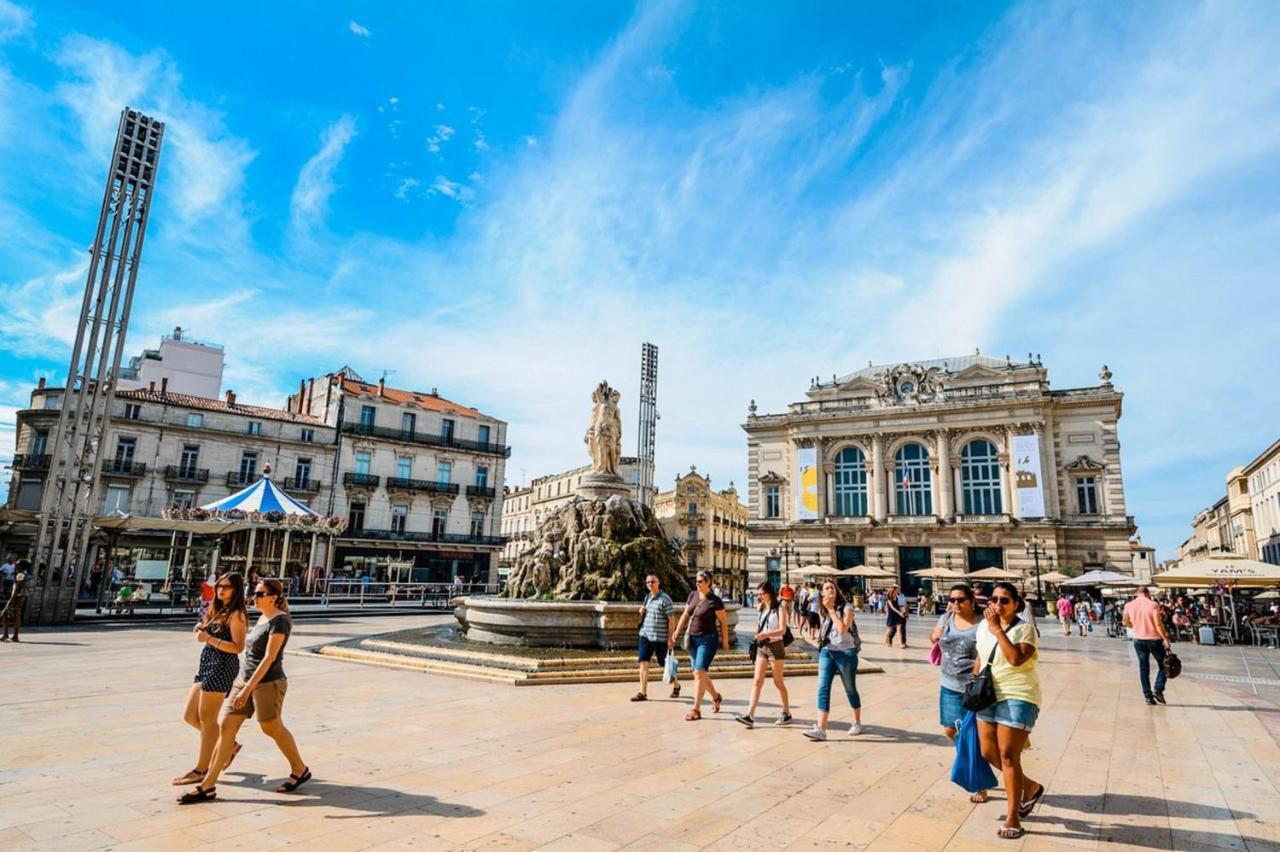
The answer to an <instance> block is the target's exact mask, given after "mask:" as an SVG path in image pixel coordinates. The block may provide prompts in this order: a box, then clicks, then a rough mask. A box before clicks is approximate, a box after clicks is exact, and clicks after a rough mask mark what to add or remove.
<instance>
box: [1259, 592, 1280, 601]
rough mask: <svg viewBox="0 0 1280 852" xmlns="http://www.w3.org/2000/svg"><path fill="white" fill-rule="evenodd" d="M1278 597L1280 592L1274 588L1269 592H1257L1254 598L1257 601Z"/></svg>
mask: <svg viewBox="0 0 1280 852" xmlns="http://www.w3.org/2000/svg"><path fill="white" fill-rule="evenodd" d="M1276 598H1280V592H1277V591H1276V590H1275V589H1272V590H1271V591H1269V592H1262V593H1261V594H1257V595H1254V596H1253V599H1254V600H1255V601H1270V600H1275V599H1276Z"/></svg>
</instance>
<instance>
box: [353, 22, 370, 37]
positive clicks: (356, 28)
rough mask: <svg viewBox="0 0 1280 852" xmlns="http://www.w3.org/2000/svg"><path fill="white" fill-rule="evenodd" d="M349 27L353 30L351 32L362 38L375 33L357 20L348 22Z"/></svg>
mask: <svg viewBox="0 0 1280 852" xmlns="http://www.w3.org/2000/svg"><path fill="white" fill-rule="evenodd" d="M347 29H349V30H351V32H353V33H355V34H356V35H358V36H360V38H368V37H369V36H371V35H373V32H372V31H371V30H370V29H369V28H368V27H364V26H361V25H360V24H357V23H356V22H355V21H351V22H350V23H348V24H347Z"/></svg>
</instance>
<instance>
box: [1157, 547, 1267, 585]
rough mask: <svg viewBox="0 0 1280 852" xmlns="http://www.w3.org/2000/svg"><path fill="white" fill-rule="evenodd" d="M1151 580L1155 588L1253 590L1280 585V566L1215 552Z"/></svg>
mask: <svg viewBox="0 0 1280 852" xmlns="http://www.w3.org/2000/svg"><path fill="white" fill-rule="evenodd" d="M1152 580H1153V581H1154V582H1155V584H1156V585H1157V586H1212V585H1214V584H1217V583H1224V584H1225V583H1235V584H1236V585H1237V586H1246V587H1255V588H1256V587H1267V586H1280V565H1272V564H1271V563H1269V562H1258V561H1257V560H1255V559H1244V558H1242V557H1239V556H1232V555H1231V554H1218V553H1215V554H1213V555H1212V556H1206V557H1202V558H1200V559H1196V560H1194V561H1191V562H1187V563H1186V564H1184V565H1179V566H1178V567H1177V568H1174V569H1172V570H1169V571H1165V572H1164V573H1162V574H1156V575H1155V577H1153V578H1152Z"/></svg>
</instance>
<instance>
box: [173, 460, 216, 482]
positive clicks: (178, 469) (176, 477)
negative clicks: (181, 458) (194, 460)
mask: <svg viewBox="0 0 1280 852" xmlns="http://www.w3.org/2000/svg"><path fill="white" fill-rule="evenodd" d="M164 478H165V479H167V480H169V481H170V482H208V481H209V468H207V467H186V466H184V465H178V464H171V465H166V466H165V469H164Z"/></svg>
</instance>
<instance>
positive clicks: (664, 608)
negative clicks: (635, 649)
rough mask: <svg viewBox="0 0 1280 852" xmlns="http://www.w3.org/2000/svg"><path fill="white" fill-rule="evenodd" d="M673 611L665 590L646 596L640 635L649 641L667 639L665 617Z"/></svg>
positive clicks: (672, 605) (663, 640)
mask: <svg viewBox="0 0 1280 852" xmlns="http://www.w3.org/2000/svg"><path fill="white" fill-rule="evenodd" d="M674 611H675V605H674V604H673V603H672V602H671V596H670V595H668V594H667V593H666V592H658V594H656V595H648V596H646V597H645V599H644V620H643V621H641V622H640V635H641V636H643V637H644V638H646V639H648V640H649V641H650V642H665V641H667V619H668V618H670V617H671V613H673V612H674Z"/></svg>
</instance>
